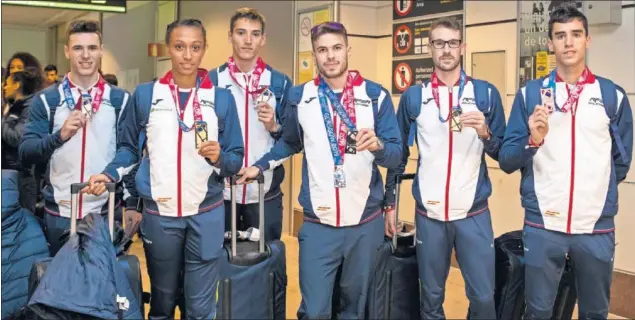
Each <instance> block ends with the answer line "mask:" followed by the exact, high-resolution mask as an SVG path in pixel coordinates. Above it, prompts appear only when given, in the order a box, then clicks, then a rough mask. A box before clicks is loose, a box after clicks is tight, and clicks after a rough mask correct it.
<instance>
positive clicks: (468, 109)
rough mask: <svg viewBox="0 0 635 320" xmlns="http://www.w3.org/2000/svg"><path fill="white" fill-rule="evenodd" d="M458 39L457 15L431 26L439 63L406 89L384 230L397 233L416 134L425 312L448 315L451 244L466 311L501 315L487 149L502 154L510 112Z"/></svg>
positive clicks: (434, 316) (419, 250)
mask: <svg viewBox="0 0 635 320" xmlns="http://www.w3.org/2000/svg"><path fill="white" fill-rule="evenodd" d="M460 39H461V28H460V26H459V25H458V24H456V22H454V21H452V20H448V19H442V20H439V21H438V22H436V23H434V24H433V25H432V26H431V27H430V46H431V48H432V58H433V61H434V64H435V71H434V73H433V75H432V78H431V80H430V81H426V82H424V84H423V85H417V86H412V87H410V88H408V90H407V91H406V92H405V93H404V94H403V95H402V96H401V100H400V103H399V110H398V112H397V120H398V121H399V128H400V129H401V139H402V141H403V145H402V149H403V150H404V153H403V157H402V159H401V165H400V166H399V167H398V168H397V169H395V170H388V175H387V180H388V181H387V182H386V206H387V208H386V233H387V234H388V235H392V234H393V233H394V232H395V231H396V230H395V225H394V210H393V206H394V205H395V194H394V192H395V177H396V176H397V175H400V174H402V173H403V172H404V169H405V167H406V164H407V162H408V156H409V154H410V152H409V149H408V148H409V142H410V143H412V142H414V141H415V140H416V142H417V149H418V150H419V160H418V163H417V173H416V178H415V180H414V182H413V187H412V191H413V194H414V198H415V200H416V213H417V214H416V226H417V231H416V232H417V244H416V248H417V260H418V265H419V278H420V285H421V317H422V318H423V319H439V318H444V317H445V314H444V311H443V301H444V298H445V282H446V280H447V276H448V272H449V270H450V258H451V255H452V249H453V248H454V249H455V251H456V258H457V261H458V263H459V265H460V268H461V272H462V274H463V278H464V279H465V284H466V293H467V297H468V299H469V300H470V307H469V314H468V317H469V318H481V319H495V318H496V312H495V306H494V247H493V241H494V239H493V237H494V235H493V231H492V223H491V217H490V212H489V209H488V201H487V200H488V198H489V196H490V195H491V193H492V185H491V182H490V180H489V177H488V175H487V164H486V162H485V154H487V155H489V156H490V157H491V158H493V159H495V160H497V159H498V151H499V149H500V146H501V144H502V141H503V135H504V133H505V115H504V111H503V106H502V102H501V97H500V94H499V93H498V90H497V89H496V88H495V87H494V86H492V85H490V84H488V83H487V82H485V81H480V80H476V79H470V78H468V77H467V76H466V75H465V73H464V72H463V70H462V69H461V67H460V65H459V64H460V61H461V55H462V54H463V52H464V50H465V49H464V48H465V47H464V44H462V43H461V40H460ZM448 56H451V57H452V58H451V59H449V58H446V57H448ZM443 82H446V83H456V84H454V85H450V86H448V85H446V84H444V83H443ZM458 112H460V113H461V114H462V115H459V114H455V113H458ZM458 125H460V126H462V128H459V127H458Z"/></svg>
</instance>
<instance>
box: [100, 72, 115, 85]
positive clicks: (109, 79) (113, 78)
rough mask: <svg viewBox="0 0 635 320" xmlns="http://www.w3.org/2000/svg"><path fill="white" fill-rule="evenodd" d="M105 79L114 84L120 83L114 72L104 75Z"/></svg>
mask: <svg viewBox="0 0 635 320" xmlns="http://www.w3.org/2000/svg"><path fill="white" fill-rule="evenodd" d="M104 80H106V82H108V83H110V85H113V86H117V85H119V81H118V80H117V76H116V75H114V74H112V73H108V74H105V75H104Z"/></svg>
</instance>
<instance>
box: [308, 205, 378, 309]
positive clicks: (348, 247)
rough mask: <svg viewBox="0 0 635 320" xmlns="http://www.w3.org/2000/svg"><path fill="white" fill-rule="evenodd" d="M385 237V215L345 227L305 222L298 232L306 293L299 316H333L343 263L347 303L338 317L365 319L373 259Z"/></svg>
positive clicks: (343, 282) (342, 285)
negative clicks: (337, 276)
mask: <svg viewBox="0 0 635 320" xmlns="http://www.w3.org/2000/svg"><path fill="white" fill-rule="evenodd" d="M383 240H384V218H383V216H379V217H377V218H375V219H373V220H371V221H368V222H366V223H364V224H361V225H357V226H352V227H342V228H334V227H331V226H326V225H322V224H319V223H314V222H308V221H305V222H304V223H303V224H302V228H301V229H300V232H299V234H298V241H299V244H300V291H301V292H302V303H301V304H300V308H299V310H298V314H297V315H298V319H331V308H332V305H331V302H332V296H333V288H334V286H335V285H337V284H336V283H335V276H336V274H337V270H338V268H339V267H340V265H341V266H342V273H341V279H340V282H339V287H340V290H341V294H342V296H341V298H340V301H341V303H342V304H343V305H342V308H341V310H339V314H338V315H337V318H338V319H363V318H364V312H365V307H366V297H367V295H368V285H369V282H370V272H371V268H372V265H373V259H374V257H375V252H377V249H378V248H379V247H380V246H381V244H382V242H383Z"/></svg>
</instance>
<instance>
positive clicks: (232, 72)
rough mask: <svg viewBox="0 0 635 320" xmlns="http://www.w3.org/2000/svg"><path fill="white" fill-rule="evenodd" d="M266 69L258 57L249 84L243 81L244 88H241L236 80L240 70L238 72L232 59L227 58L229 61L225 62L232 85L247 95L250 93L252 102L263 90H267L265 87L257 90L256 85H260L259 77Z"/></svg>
mask: <svg viewBox="0 0 635 320" xmlns="http://www.w3.org/2000/svg"><path fill="white" fill-rule="evenodd" d="M266 68H267V65H266V64H265V62H264V61H262V58H260V57H258V60H256V68H254V72H253V73H252V74H251V83H249V81H247V79H245V84H246V87H243V86H241V85H240V82H238V80H236V74H237V73H240V70H238V67H237V66H236V61H235V60H234V57H229V59H228V60H227V69H228V70H229V76H230V77H231V78H232V80H234V83H235V84H236V85H237V86H239V87H240V88H242V89H243V90H245V91H247V92H248V93H251V96H252V98H253V99H254V100H256V99H257V98H258V96H260V94H261V93H262V92H263V91H264V90H265V89H267V87H264V88H261V89H258V85H259V84H260V76H261V75H262V73H263V72H264V71H265V69H266Z"/></svg>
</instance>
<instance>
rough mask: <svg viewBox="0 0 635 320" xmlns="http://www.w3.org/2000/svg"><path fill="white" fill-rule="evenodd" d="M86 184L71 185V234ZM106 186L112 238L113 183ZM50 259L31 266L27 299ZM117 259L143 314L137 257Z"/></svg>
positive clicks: (113, 219)
mask: <svg viewBox="0 0 635 320" xmlns="http://www.w3.org/2000/svg"><path fill="white" fill-rule="evenodd" d="M87 185H88V184H87V183H74V184H72V185H71V229H70V232H71V234H73V233H75V231H76V230H77V204H78V198H79V197H78V194H79V191H80V190H82V189H83V188H84V187H86V186H87ZM106 186H107V190H108V229H109V230H110V239H111V240H114V232H113V230H114V228H115V184H114V183H107V184H106ZM51 260H53V258H44V259H40V260H38V261H36V262H35V263H34V264H33V266H32V267H31V273H30V275H29V287H28V295H29V299H30V298H31V296H32V295H33V293H34V292H35V289H36V288H37V286H38V285H39V283H40V279H42V277H43V276H44V273H45V272H46V269H47V268H48V266H49V264H50V262H51ZM117 261H118V262H119V265H120V266H121V267H122V269H123V270H124V272H125V274H126V277H127V278H128V282H129V283H130V288H131V289H132V291H133V293H134V295H135V297H136V298H137V301H138V303H139V308H140V309H141V314H143V315H144V316H145V313H144V304H143V301H144V294H143V287H142V282H141V264H140V263H139V258H137V256H135V255H128V254H122V255H120V256H118V257H117ZM145 300H148V299H145Z"/></svg>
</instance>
